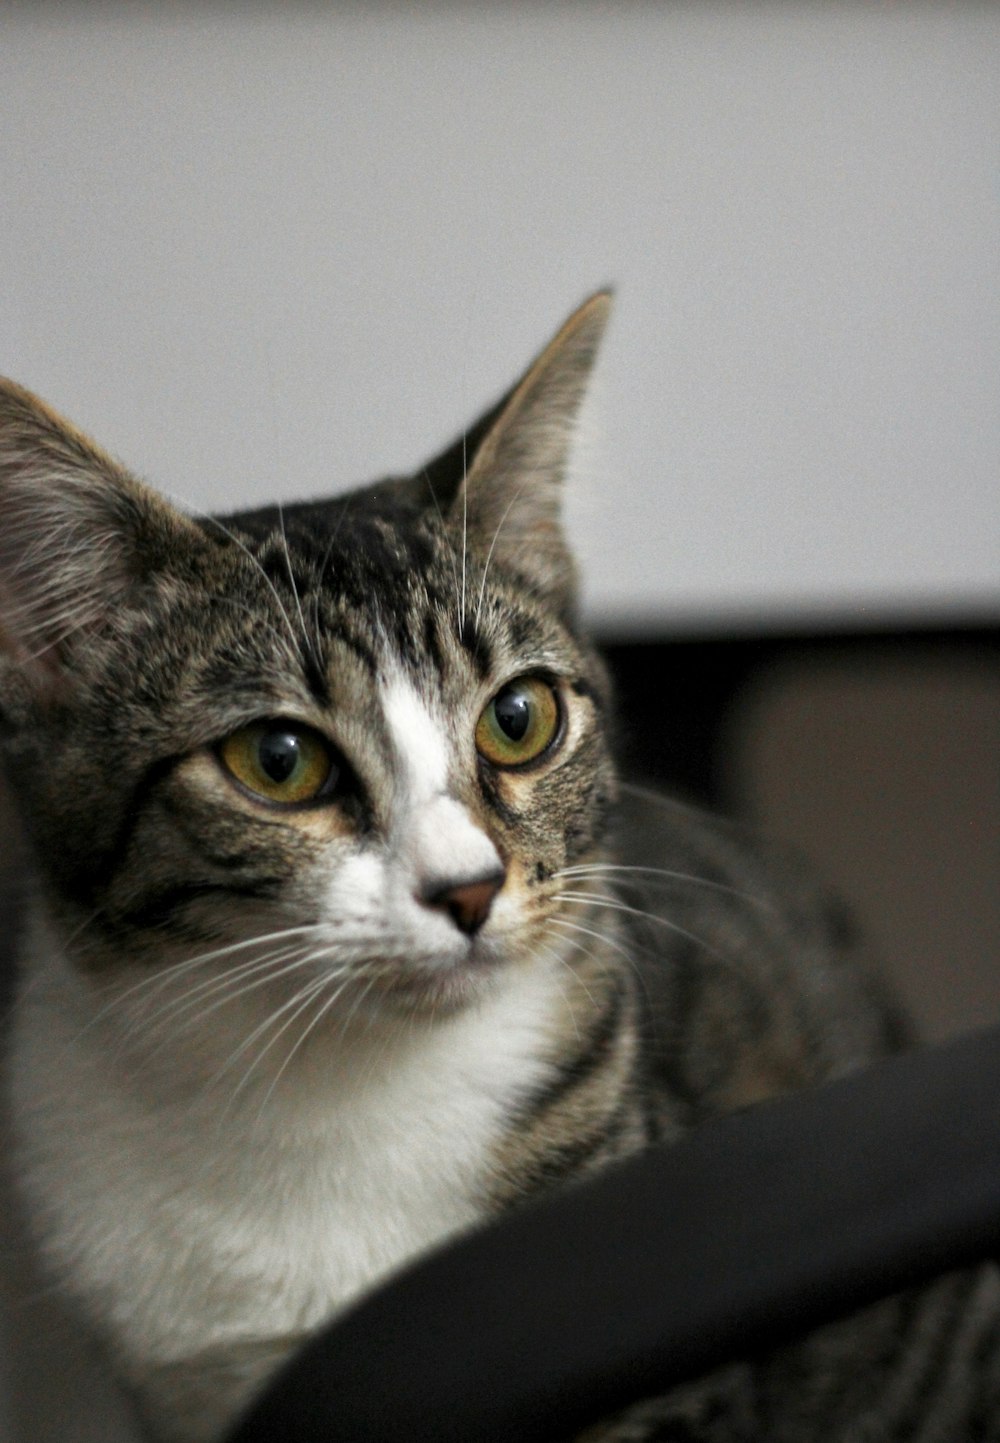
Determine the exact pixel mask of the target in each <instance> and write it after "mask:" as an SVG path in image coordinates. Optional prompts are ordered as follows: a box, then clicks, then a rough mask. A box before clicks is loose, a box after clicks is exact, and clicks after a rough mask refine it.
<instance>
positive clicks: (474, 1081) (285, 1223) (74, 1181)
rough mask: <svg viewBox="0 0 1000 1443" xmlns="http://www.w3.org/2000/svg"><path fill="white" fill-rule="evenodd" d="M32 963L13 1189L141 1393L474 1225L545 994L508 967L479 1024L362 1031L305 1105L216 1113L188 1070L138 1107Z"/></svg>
mask: <svg viewBox="0 0 1000 1443" xmlns="http://www.w3.org/2000/svg"><path fill="white" fill-rule="evenodd" d="M35 950H36V953H37V950H38V949H37V946H36V949H35ZM35 963H36V965H35V969H34V970H35V979H36V980H35V983H34V985H33V986H32V988H31V989H29V990H28V991H27V992H26V994H25V996H24V997H23V998H22V1000H21V1004H20V1007H19V1012H18V1016H17V1019H16V1024H15V1029H14V1038H13V1048H12V1057H11V1088H12V1097H13V1108H14V1115H15V1120H16V1125H17V1128H18V1133H19V1136H20V1156H19V1158H18V1163H17V1168H18V1172H19V1174H20V1181H21V1185H22V1189H23V1190H24V1192H25V1193H26V1195H27V1198H28V1202H29V1206H30V1207H31V1210H32V1213H33V1215H34V1217H35V1219H36V1225H37V1230H38V1233H39V1236H40V1238H41V1241H42V1243H43V1245H44V1248H45V1250H46V1252H47V1254H48V1257H49V1260H50V1263H51V1264H53V1265H54V1266H55V1268H56V1269H57V1272H58V1275H60V1276H62V1277H64V1278H65V1279H66V1282H67V1284H68V1288H69V1291H70V1292H71V1293H72V1294H73V1295H75V1296H76V1298H77V1299H78V1300H79V1301H80V1302H81V1303H82V1304H83V1306H84V1308H85V1311H86V1312H87V1313H88V1314H89V1316H90V1319H91V1322H92V1324H94V1325H95V1326H96V1328H97V1330H98V1331H99V1332H100V1333H101V1334H102V1335H103V1336H104V1337H105V1338H106V1339H107V1340H109V1341H110V1343H111V1346H112V1349H113V1351H114V1352H115V1354H116V1355H117V1356H118V1358H119V1361H120V1365H121V1366H122V1368H123V1370H124V1371H125V1372H126V1373H127V1374H128V1375H129V1376H130V1377H131V1378H132V1379H133V1381H134V1382H135V1383H136V1384H137V1386H139V1387H140V1388H141V1387H142V1386H143V1381H144V1378H145V1376H146V1375H147V1374H150V1375H152V1374H153V1373H155V1372H156V1371H157V1370H160V1369H162V1368H163V1367H164V1366H168V1365H173V1364H175V1363H179V1362H181V1361H182V1360H184V1359H186V1358H190V1357H193V1356H194V1355H197V1354H200V1353H203V1352H205V1351H206V1350H213V1351H214V1350H216V1349H218V1348H220V1347H223V1348H224V1347H225V1346H227V1345H229V1344H234V1343H235V1344H239V1343H241V1342H244V1341H255V1340H266V1339H268V1338H276V1339H280V1338H283V1337H286V1336H293V1335H295V1334H297V1333H299V1332H301V1331H303V1330H306V1329H309V1328H311V1327H313V1326H315V1325H317V1324H318V1323H319V1322H321V1321H322V1320H323V1319H324V1318H326V1317H328V1316H329V1315H330V1314H331V1313H332V1312H334V1311H336V1310H337V1309H338V1308H340V1307H342V1306H343V1305H344V1304H346V1303H347V1302H349V1301H350V1300H352V1299H353V1298H354V1297H356V1296H357V1295H358V1294H359V1293H360V1292H362V1291H364V1290H365V1289H366V1288H368V1287H369V1286H371V1285H372V1284H373V1283H374V1282H375V1281H376V1280H378V1279H379V1278H381V1277H383V1276H385V1275H386V1274H387V1273H389V1272H391V1271H392V1270H393V1269H394V1268H395V1267H397V1266H398V1265H399V1264H400V1263H401V1262H403V1261H404V1260H407V1259H409V1258H412V1257H413V1256H414V1255H415V1254H417V1253H419V1252H420V1251H422V1250H423V1249H425V1248H427V1247H429V1246H431V1245H433V1244H434V1243H436V1242H438V1241H440V1240H442V1239H444V1238H445V1237H447V1236H448V1235H450V1234H452V1233H454V1232H456V1231H458V1230H460V1229H462V1228H464V1227H466V1226H468V1225H470V1224H472V1223H474V1222H475V1221H476V1220H477V1218H478V1217H479V1216H480V1215H481V1212H482V1184H483V1182H484V1180H485V1177H484V1175H485V1172H486V1170H487V1168H488V1166H489V1160H490V1155H491V1152H492V1149H493V1147H494V1145H495V1143H496V1141H497V1139H498V1137H499V1135H500V1134H501V1132H502V1130H503V1128H504V1126H505V1120H506V1119H507V1118H508V1117H509V1111H510V1107H511V1104H512V1103H513V1102H514V1101H515V1100H516V1098H517V1097H518V1096H519V1095H523V1093H524V1092H525V1090H526V1089H528V1088H530V1087H531V1086H533V1085H535V1084H537V1083H538V1082H539V1081H540V1080H541V1079H542V1077H543V1076H544V1074H545V1071H546V1063H545V1062H544V1056H545V1053H546V1050H547V1049H546V1045H545V1043H546V1035H547V1033H548V1028H549V1025H550V1018H551V1013H552V1008H553V1006H554V1005H555V1001H556V999H557V996H558V980H557V979H554V978H553V977H552V976H551V975H550V974H549V973H548V972H546V971H545V970H544V969H541V968H535V969H529V968H526V969H524V970H519V969H515V970H512V971H511V972H510V973H509V974H508V975H507V976H506V977H505V979H504V985H503V986H502V988H499V989H498V991H497V992H496V994H495V995H494V996H492V997H491V998H490V999H489V1000H487V1001H484V1002H482V1003H481V1004H480V1005H479V1006H478V1007H477V1008H476V1009H474V1010H471V1009H470V1010H469V1011H468V1012H466V1013H463V1014H461V1015H457V1016H454V1017H452V1018H448V1019H444V1020H442V1021H440V1022H438V1023H435V1024H434V1025H430V1024H428V1023H420V1024H419V1025H417V1024H416V1023H413V1024H411V1023H409V1022H405V1021H401V1022H400V1024H399V1026H398V1028H396V1029H395V1030H390V1031H388V1032H387V1031H385V1030H384V1029H383V1030H381V1031H378V1032H376V1031H372V1032H370V1033H369V1034H367V1036H360V1037H358V1036H356V1037H355V1038H354V1039H353V1041H351V1042H350V1043H347V1042H344V1043H343V1045H342V1048H341V1050H340V1051H339V1052H337V1053H336V1054H335V1055H331V1057H330V1058H329V1064H328V1066H327V1067H326V1068H319V1069H317V1068H316V1067H314V1068H313V1069H312V1070H311V1071H310V1073H309V1074H308V1089H307V1090H304V1084H303V1080H302V1078H297V1079H296V1080H295V1083H294V1086H287V1085H283V1086H282V1087H280V1088H277V1089H275V1091H274V1093H273V1095H272V1096H271V1097H270V1098H269V1099H268V1102H267V1105H266V1106H265V1107H263V1108H262V1107H260V1105H259V1098H258V1099H257V1100H256V1102H255V1104H254V1106H253V1107H245V1106H241V1105H238V1104H234V1105H232V1106H231V1107H229V1108H227V1106H226V1094H225V1093H221V1094H220V1093H214V1094H211V1093H209V1094H206V1095H205V1096H198V1095H194V1096H192V1093H191V1090H190V1088H189V1087H185V1086H184V1082H185V1078H184V1061H183V1057H178V1058H176V1059H174V1063H175V1066H176V1071H177V1087H176V1090H175V1092H174V1095H172V1096H171V1095H170V1094H169V1093H167V1094H164V1093H162V1092H161V1093H160V1094H159V1095H155V1096H153V1097H152V1098H151V1096H150V1094H149V1093H148V1092H144V1091H143V1089H142V1088H141V1087H139V1086H137V1085H136V1079H135V1078H134V1077H130V1075H129V1070H128V1066H127V1055H125V1054H123V1056H122V1057H119V1058H117V1059H116V1058H114V1057H113V1056H109V1054H108V1051H107V1037H106V1035H105V1033H104V1032H103V1030H102V1029H100V1028H96V1027H93V1026H90V1027H88V1026H86V1025H85V1019H82V1017H81V1008H80V1006H79V1005H78V1004H79V998H80V997H81V996H82V995H83V994H82V991H81V988H80V984H79V982H78V980H77V979H75V978H74V977H73V976H72V974H70V973H69V971H68V969H66V967H65V964H63V963H61V962H60V961H59V960H58V958H57V956H56V954H54V953H52V952H49V955H48V956H47V957H46V958H44V959H43V958H41V957H38V956H37V955H36V958H35ZM283 1081H284V1080H283ZM165 1436H177V1437H182V1436H189V1435H187V1434H186V1433H184V1432H183V1431H181V1430H178V1431H177V1433H176V1434H175V1435H171V1434H170V1432H169V1430H168V1432H167V1434H166V1435H165ZM190 1436H195V1435H190ZM206 1436H207V1435H206Z"/></svg>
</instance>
